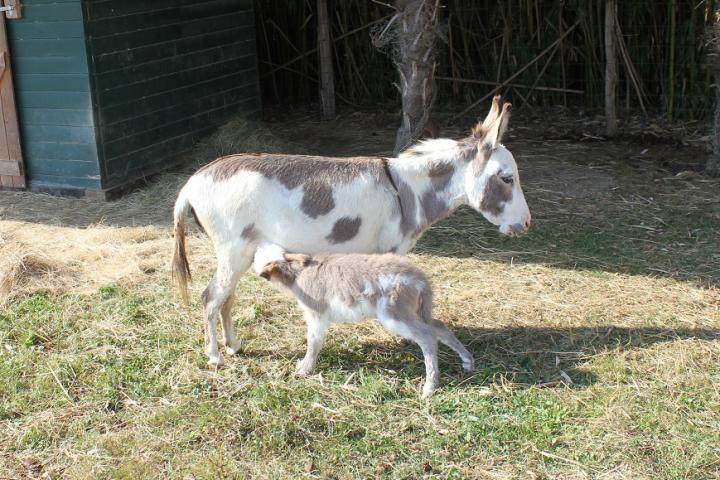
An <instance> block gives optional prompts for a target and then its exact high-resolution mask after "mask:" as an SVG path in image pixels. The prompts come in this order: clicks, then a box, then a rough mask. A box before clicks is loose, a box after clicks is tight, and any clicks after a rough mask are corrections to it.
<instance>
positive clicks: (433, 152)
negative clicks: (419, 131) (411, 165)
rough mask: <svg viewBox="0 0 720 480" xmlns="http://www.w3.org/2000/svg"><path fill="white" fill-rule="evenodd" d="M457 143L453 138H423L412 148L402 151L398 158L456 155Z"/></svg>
mask: <svg viewBox="0 0 720 480" xmlns="http://www.w3.org/2000/svg"><path fill="white" fill-rule="evenodd" d="M457 144H458V142H457V141H455V140H453V139H451V138H434V139H430V140H421V141H420V142H418V143H416V144H415V145H413V146H411V147H410V148H408V149H406V150H403V151H402V152H400V155H398V158H414V157H431V158H437V159H439V158H443V157H445V158H447V157H451V156H453V155H454V151H455V148H456V147H457Z"/></svg>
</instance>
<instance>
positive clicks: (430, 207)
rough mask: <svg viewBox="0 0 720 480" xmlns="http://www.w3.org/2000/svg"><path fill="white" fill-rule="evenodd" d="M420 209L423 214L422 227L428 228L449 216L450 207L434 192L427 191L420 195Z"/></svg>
mask: <svg viewBox="0 0 720 480" xmlns="http://www.w3.org/2000/svg"><path fill="white" fill-rule="evenodd" d="M420 207H421V208H422V210H423V213H424V214H425V225H423V227H428V226H430V225H432V224H433V223H435V222H437V221H438V220H441V219H443V218H445V217H447V216H448V215H449V214H450V207H449V206H448V204H447V203H446V202H445V200H443V199H442V198H440V196H439V195H438V194H437V192H436V191H435V190H427V191H425V193H423V194H422V197H420Z"/></svg>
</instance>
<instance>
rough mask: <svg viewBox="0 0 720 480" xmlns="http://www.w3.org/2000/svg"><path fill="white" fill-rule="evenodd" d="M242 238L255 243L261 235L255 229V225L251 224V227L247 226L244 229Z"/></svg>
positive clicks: (241, 234)
mask: <svg viewBox="0 0 720 480" xmlns="http://www.w3.org/2000/svg"><path fill="white" fill-rule="evenodd" d="M240 236H241V237H242V238H244V239H245V240H247V241H248V242H254V241H255V240H257V239H258V238H259V237H260V233H259V232H258V231H257V229H256V228H255V224H254V223H251V224H250V225H246V226H245V228H243V231H242V232H241V233H240Z"/></svg>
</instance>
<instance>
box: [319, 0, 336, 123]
mask: <svg viewBox="0 0 720 480" xmlns="http://www.w3.org/2000/svg"><path fill="white" fill-rule="evenodd" d="M317 9H318V62H319V63H320V102H321V103H322V109H323V118H324V119H326V120H328V119H331V118H333V117H335V79H334V77H333V64H332V51H331V50H330V43H331V42H330V26H329V25H328V13H327V0H317Z"/></svg>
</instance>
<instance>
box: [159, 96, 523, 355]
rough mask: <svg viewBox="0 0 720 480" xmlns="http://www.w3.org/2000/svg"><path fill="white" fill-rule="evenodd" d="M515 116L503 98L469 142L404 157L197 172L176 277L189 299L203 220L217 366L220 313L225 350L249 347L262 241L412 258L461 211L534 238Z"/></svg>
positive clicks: (261, 161)
mask: <svg viewBox="0 0 720 480" xmlns="http://www.w3.org/2000/svg"><path fill="white" fill-rule="evenodd" d="M509 119H510V104H509V103H506V104H505V105H503V108H502V110H501V109H500V98H499V97H495V98H494V99H493V103H492V108H491V109H490V113H489V114H488V115H487V117H486V118H485V120H484V121H483V122H482V123H479V124H478V125H477V126H476V127H475V128H474V129H473V130H472V134H471V135H470V136H469V137H468V138H465V139H463V140H460V141H455V140H449V139H437V140H429V141H425V142H422V143H420V144H418V145H415V146H413V147H412V148H410V149H408V150H406V151H405V152H403V153H402V154H400V155H399V157H397V158H380V157H356V158H330V157H313V156H305V155H271V154H259V155H249V154H239V155H230V156H226V157H221V158H219V159H217V160H215V161H214V162H212V163H210V164H208V165H206V166H205V167H203V168H201V169H200V170H198V171H197V173H195V174H194V175H193V176H192V177H190V179H189V180H188V181H187V183H186V184H185V186H184V187H183V188H182V190H181V191H180V193H179V195H178V198H177V201H176V203H175V212H174V214H175V251H174V254H173V275H174V276H175V278H176V279H177V281H178V285H179V287H180V292H181V295H182V298H183V301H185V302H187V296H188V293H187V284H188V281H189V280H190V268H189V265H188V261H187V256H186V253H185V219H186V217H187V215H188V213H190V212H193V213H194V215H195V217H196V219H197V221H198V223H199V224H200V226H201V227H202V228H203V229H204V230H205V232H206V233H207V234H208V236H209V237H210V239H211V240H212V242H213V244H214V246H215V254H216V257H217V270H216V271H215V274H214V275H213V277H212V280H210V283H209V285H208V286H207V288H206V289H205V291H204V292H203V295H202V299H203V302H204V304H205V320H206V325H205V332H206V350H207V354H208V356H209V363H210V364H211V365H219V364H222V362H223V360H222V356H221V355H220V353H219V352H218V346H217V318H218V315H219V316H220V317H221V319H222V326H223V331H224V336H225V346H226V347H227V352H228V353H229V354H234V353H236V352H237V351H238V350H239V348H240V346H239V342H238V341H237V340H236V337H235V331H234V327H233V323H232V317H231V309H232V306H233V301H234V296H235V286H236V284H237V281H238V278H239V277H240V275H241V274H242V273H243V272H245V271H246V270H247V269H248V267H249V266H250V264H251V263H252V260H253V255H254V252H255V250H256V247H257V245H258V244H260V243H261V242H264V241H267V242H272V243H275V244H277V245H280V246H281V247H283V248H284V249H285V250H287V251H290V252H304V253H308V254H314V253H320V252H355V253H373V252H377V253H384V252H396V253H399V254H404V253H405V252H407V251H408V250H410V249H411V248H412V247H413V246H414V245H415V242H416V241H417V239H418V238H419V237H420V235H422V233H423V232H424V231H425V230H427V229H428V228H429V227H430V226H431V225H432V224H433V223H435V222H437V221H438V220H440V219H442V218H444V217H446V216H447V215H449V214H450V213H451V212H452V211H453V210H455V209H456V208H457V207H459V206H460V205H470V206H471V207H472V208H474V209H475V210H477V211H478V212H480V213H481V214H482V215H483V216H484V217H485V218H486V219H487V220H489V221H490V222H491V223H493V224H495V225H498V226H499V227H500V232H502V233H504V234H508V235H521V234H523V233H525V232H526V231H527V230H528V228H529V227H530V219H531V217H530V211H529V210H528V206H527V203H526V202H525V197H524V195H523V192H522V189H521V188H520V178H519V176H518V169H517V165H516V164H515V159H514V158H513V156H512V154H511V153H510V151H509V150H507V149H506V148H505V147H504V146H503V145H502V144H501V143H500V142H501V139H502V137H503V134H504V133H505V130H506V128H507V125H508V121H509Z"/></svg>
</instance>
